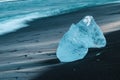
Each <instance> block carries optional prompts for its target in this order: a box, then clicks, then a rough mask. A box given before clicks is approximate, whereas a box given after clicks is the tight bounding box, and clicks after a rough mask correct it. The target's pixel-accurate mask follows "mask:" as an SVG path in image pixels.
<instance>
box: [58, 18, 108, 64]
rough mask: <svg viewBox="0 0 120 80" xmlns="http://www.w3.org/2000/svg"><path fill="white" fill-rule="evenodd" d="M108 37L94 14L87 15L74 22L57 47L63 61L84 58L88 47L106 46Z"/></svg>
mask: <svg viewBox="0 0 120 80" xmlns="http://www.w3.org/2000/svg"><path fill="white" fill-rule="evenodd" d="M105 45H106V39H105V37H104V35H103V32H102V31H101V29H100V27H99V26H98V25H97V24H96V22H95V21H94V19H93V17H92V16H86V17H85V18H83V19H82V20H81V21H80V22H79V23H77V24H72V25H71V27H70V29H69V30H68V31H67V32H66V33H65V34H64V36H63V37H62V39H61V41H60V42H59V46H58V48H57V57H58V59H59V60H60V61H61V62H72V61H76V60H79V59H83V58H84V57H85V55H86V54H87V52H88V48H101V47H105Z"/></svg>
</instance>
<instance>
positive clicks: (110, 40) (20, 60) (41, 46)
mask: <svg viewBox="0 0 120 80" xmlns="http://www.w3.org/2000/svg"><path fill="white" fill-rule="evenodd" d="M119 7H120V4H109V5H102V6H94V7H90V8H84V9H81V10H79V11H75V12H72V13H67V14H63V15H59V16H51V17H48V18H42V19H36V20H35V21H32V22H28V24H29V25H30V26H29V27H26V28H23V29H20V30H18V31H17V32H13V33H9V34H6V35H3V36H0V80H31V79H32V80H68V79H69V80H91V79H93V80H120V69H119V67H120V54H119V53H120V51H119V49H120V31H119V29H120V10H119ZM86 15H92V16H93V17H94V18H95V20H96V22H97V23H98V25H99V26H100V27H101V29H102V30H103V32H104V34H105V37H106V39H107V46H106V47H105V48H102V49H90V50H89V53H88V55H87V56H86V57H85V59H83V60H78V61H75V62H71V63H60V62H59V60H58V59H57V57H56V53H55V52H56V49H57V46H58V42H59V40H60V39H61V37H62V36H63V34H64V33H65V32H66V31H67V30H68V29H69V27H70V25H71V24H72V23H77V22H79V20H81V19H82V18H83V17H84V16H86Z"/></svg>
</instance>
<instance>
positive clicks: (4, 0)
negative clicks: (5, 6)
mask: <svg viewBox="0 0 120 80" xmlns="http://www.w3.org/2000/svg"><path fill="white" fill-rule="evenodd" d="M8 1H17V0H0V2H8Z"/></svg>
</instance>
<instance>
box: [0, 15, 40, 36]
mask: <svg viewBox="0 0 120 80" xmlns="http://www.w3.org/2000/svg"><path fill="white" fill-rule="evenodd" d="M38 17H39V15H38V13H31V14H27V15H21V16H16V17H12V18H10V19H6V20H4V21H1V22H0V35H3V34H6V33H9V32H14V31H16V30H18V29H20V28H22V27H27V26H28V25H27V24H26V22H27V21H32V20H34V19H36V18H38Z"/></svg>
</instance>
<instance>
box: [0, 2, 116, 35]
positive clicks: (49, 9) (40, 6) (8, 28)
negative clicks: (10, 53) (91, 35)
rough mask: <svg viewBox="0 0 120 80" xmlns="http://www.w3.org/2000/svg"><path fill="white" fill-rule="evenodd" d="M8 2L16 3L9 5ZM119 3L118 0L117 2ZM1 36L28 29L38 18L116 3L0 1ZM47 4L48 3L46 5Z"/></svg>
mask: <svg viewBox="0 0 120 80" xmlns="http://www.w3.org/2000/svg"><path fill="white" fill-rule="evenodd" d="M8 1H15V2H14V3H9V2H8ZM95 1H96V0H95ZM116 1H118V0H116ZM0 2H5V3H0V10H1V11H0V13H1V14H0V35H3V34H6V33H10V32H15V31H17V30H18V29H21V28H23V27H27V26H28V24H26V22H28V21H32V20H34V19H37V18H42V17H49V16H54V15H60V14H64V13H69V12H73V11H77V10H80V9H81V8H83V7H90V6H95V5H101V4H107V3H111V2H112V3H113V2H115V1H113V0H111V1H108V0H105V1H104V0H103V1H98V2H94V1H92V2H91V1H89V0H83V1H82V0H70V1H64V0H58V1H56V0H53V1H51V0H47V1H45V0H36V1H34V0H0ZM7 2H8V3H7ZM46 2H47V3H46Z"/></svg>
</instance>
